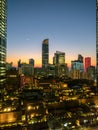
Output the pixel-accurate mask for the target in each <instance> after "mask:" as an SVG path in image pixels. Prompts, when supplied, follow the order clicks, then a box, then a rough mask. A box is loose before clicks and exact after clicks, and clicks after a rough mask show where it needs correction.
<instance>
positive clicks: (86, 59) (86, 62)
mask: <svg viewBox="0 0 98 130" xmlns="http://www.w3.org/2000/svg"><path fill="white" fill-rule="evenodd" d="M90 66H91V57H85V70H87V68H88V67H90Z"/></svg>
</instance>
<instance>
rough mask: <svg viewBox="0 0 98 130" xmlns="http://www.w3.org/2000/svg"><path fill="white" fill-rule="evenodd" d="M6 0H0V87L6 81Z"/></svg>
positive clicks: (2, 86) (3, 85)
mask: <svg viewBox="0 0 98 130" xmlns="http://www.w3.org/2000/svg"><path fill="white" fill-rule="evenodd" d="M6 42H7V0H0V89H1V88H4V87H5V83H6Z"/></svg>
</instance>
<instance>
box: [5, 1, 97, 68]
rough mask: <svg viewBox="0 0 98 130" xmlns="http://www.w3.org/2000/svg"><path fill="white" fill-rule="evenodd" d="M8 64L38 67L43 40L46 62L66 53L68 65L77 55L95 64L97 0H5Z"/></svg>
mask: <svg viewBox="0 0 98 130" xmlns="http://www.w3.org/2000/svg"><path fill="white" fill-rule="evenodd" d="M7 23H8V24H7V25H8V26H7V33H8V34H7V61H8V62H13V64H14V65H17V61H18V60H19V59H21V61H23V62H28V60H29V59H30V58H33V59H34V60H35V66H39V65H41V57H42V56H41V54H42V41H43V40H44V39H46V38H48V39H49V59H50V63H52V57H53V55H54V53H55V52H56V50H58V51H62V52H65V54H66V57H65V61H66V63H68V65H69V64H70V63H71V60H76V59H77V57H78V54H81V55H82V56H83V57H88V56H90V57H91V58H92V65H95V64H96V0H8V20H7Z"/></svg>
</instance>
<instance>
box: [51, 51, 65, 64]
mask: <svg viewBox="0 0 98 130" xmlns="http://www.w3.org/2000/svg"><path fill="white" fill-rule="evenodd" d="M53 64H55V65H56V64H65V53H64V52H60V51H56V53H55V54H54V57H53Z"/></svg>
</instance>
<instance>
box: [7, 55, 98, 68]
mask: <svg viewBox="0 0 98 130" xmlns="http://www.w3.org/2000/svg"><path fill="white" fill-rule="evenodd" d="M29 59H30V58H29ZM29 59H26V58H20V60H21V63H27V64H28V63H29ZM73 60H75V59H73ZM18 61H19V59H18V58H14V57H11V58H10V57H8V58H7V62H8V63H11V62H12V63H13V66H14V67H17V66H18ZM34 61H35V65H34V66H35V67H41V66H42V62H41V57H39V58H37V57H36V59H34ZM71 61H72V60H71V59H70V58H69V59H68V58H66V60H65V62H66V63H67V65H68V67H69V68H70V67H71ZM49 63H50V64H52V63H53V60H52V58H50V60H49ZM91 65H92V66H96V59H94V58H93V59H91Z"/></svg>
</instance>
